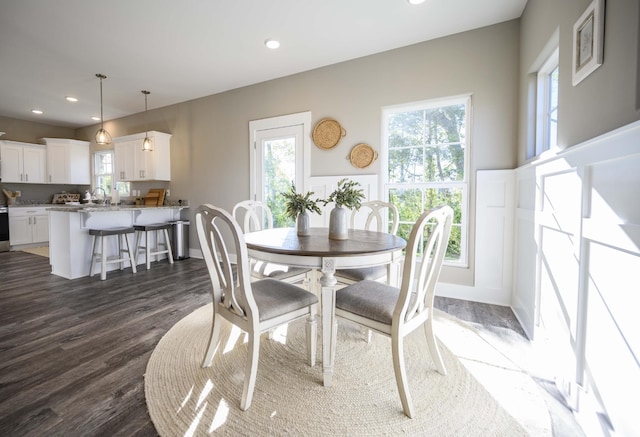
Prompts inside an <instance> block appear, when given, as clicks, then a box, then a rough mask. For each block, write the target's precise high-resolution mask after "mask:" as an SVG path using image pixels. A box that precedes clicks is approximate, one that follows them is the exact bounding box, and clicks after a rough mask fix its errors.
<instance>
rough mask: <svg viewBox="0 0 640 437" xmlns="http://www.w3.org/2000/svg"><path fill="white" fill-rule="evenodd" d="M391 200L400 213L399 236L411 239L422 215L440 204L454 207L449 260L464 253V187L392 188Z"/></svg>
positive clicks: (458, 257)
mask: <svg viewBox="0 0 640 437" xmlns="http://www.w3.org/2000/svg"><path fill="white" fill-rule="evenodd" d="M389 201H390V202H391V203H393V204H394V205H396V207H397V208H398V212H399V213H400V226H399V227H398V236H400V237H402V238H404V239H405V240H408V239H409V235H410V234H411V228H412V227H413V224H414V223H415V222H416V220H417V219H418V217H420V215H421V214H422V213H423V212H424V211H426V210H429V209H432V208H435V207H438V206H440V205H449V206H450V207H451V208H452V209H453V226H452V228H451V237H450V239H449V246H448V247H447V254H446V259H447V260H455V261H457V260H459V259H460V256H461V253H462V247H461V245H462V232H461V223H462V189H460V188H425V189H417V188H412V189H404V190H403V189H391V190H389Z"/></svg>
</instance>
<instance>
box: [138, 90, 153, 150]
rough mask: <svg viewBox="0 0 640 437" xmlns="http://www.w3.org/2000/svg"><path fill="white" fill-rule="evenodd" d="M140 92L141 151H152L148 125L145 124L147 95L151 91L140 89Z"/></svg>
mask: <svg viewBox="0 0 640 437" xmlns="http://www.w3.org/2000/svg"><path fill="white" fill-rule="evenodd" d="M141 92H142V94H144V130H145V132H144V141H143V142H142V151H144V152H152V151H153V147H152V146H151V139H150V138H149V127H148V125H147V96H148V95H149V94H151V91H147V90H142V91H141Z"/></svg>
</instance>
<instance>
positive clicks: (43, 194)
mask: <svg viewBox="0 0 640 437" xmlns="http://www.w3.org/2000/svg"><path fill="white" fill-rule="evenodd" d="M2 189H5V190H8V191H20V197H18V198H17V199H16V203H17V204H23V205H29V204H44V203H51V201H52V199H53V195H54V194H58V193H62V192H67V193H78V194H82V193H84V192H85V190H88V189H89V185H64V184H62V185H57V184H16V183H2V182H0V203H1V204H6V203H7V199H6V197H5V196H4V194H1V193H2Z"/></svg>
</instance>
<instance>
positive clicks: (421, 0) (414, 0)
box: [407, 0, 425, 5]
mask: <svg viewBox="0 0 640 437" xmlns="http://www.w3.org/2000/svg"><path fill="white" fill-rule="evenodd" d="M407 1H408V2H409V4H410V5H421V4H422V3H424V2H425V0H407Z"/></svg>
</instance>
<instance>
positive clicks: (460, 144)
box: [388, 104, 466, 183]
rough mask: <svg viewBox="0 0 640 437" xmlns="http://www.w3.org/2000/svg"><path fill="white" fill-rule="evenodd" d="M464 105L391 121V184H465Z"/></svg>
mask: <svg viewBox="0 0 640 437" xmlns="http://www.w3.org/2000/svg"><path fill="white" fill-rule="evenodd" d="M465 107H466V106H465V105H464V104H459V105H451V106H444V107H440V108H432V109H422V110H418V111H409V112H403V113H398V114H393V115H391V116H390V117H389V123H388V129H389V138H388V142H389V182H391V183H402V182H445V181H462V180H464V178H465V175H464V149H465V141H466V126H465V120H466V115H465V112H466V109H465Z"/></svg>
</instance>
